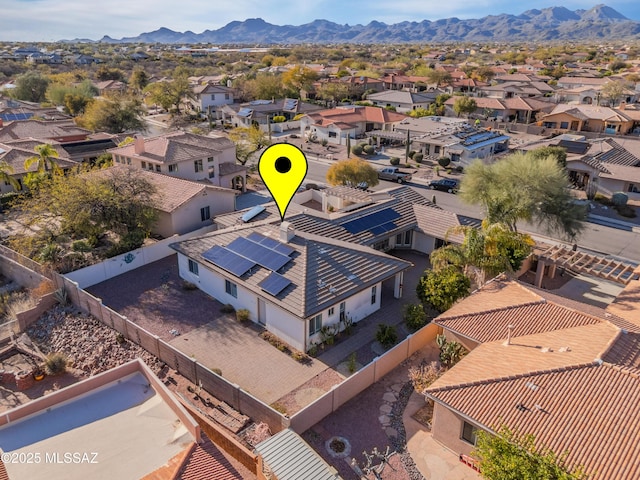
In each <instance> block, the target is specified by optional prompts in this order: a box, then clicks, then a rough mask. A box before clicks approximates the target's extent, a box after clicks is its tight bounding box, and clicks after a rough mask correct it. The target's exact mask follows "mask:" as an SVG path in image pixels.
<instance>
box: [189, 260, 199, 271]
mask: <svg viewBox="0 0 640 480" xmlns="http://www.w3.org/2000/svg"><path fill="white" fill-rule="evenodd" d="M189 271H190V272H191V273H193V274H194V275H198V264H197V263H196V262H194V261H193V260H191V259H189Z"/></svg>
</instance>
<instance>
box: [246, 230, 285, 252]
mask: <svg viewBox="0 0 640 480" xmlns="http://www.w3.org/2000/svg"><path fill="white" fill-rule="evenodd" d="M247 238H248V239H249V240H251V241H252V242H256V243H259V244H260V245H264V246H265V247H267V248H270V249H271V250H275V251H276V252H278V253H281V254H283V255H291V254H292V253H293V252H295V249H293V248H291V247H289V246H287V245H285V244H284V243H282V242H279V241H277V240H274V239H273V238H269V237H265V236H264V235H261V234H259V233H256V232H253V233H252V234H251V235H249V236H248V237H247Z"/></svg>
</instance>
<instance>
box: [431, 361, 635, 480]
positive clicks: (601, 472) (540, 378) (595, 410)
mask: <svg viewBox="0 0 640 480" xmlns="http://www.w3.org/2000/svg"><path fill="white" fill-rule="evenodd" d="M454 368H455V367H454ZM639 373H640V371H638V370H633V371H629V370H620V369H619V368H617V367H615V366H612V365H609V364H607V363H604V364H602V365H599V364H598V363H586V364H583V365H575V366H571V367H563V368H558V369H553V370H547V371H539V372H532V373H529V374H525V375H516V376H511V377H503V378H496V379H493V380H490V381H482V382H475V383H472V384H463V385H459V386H451V387H443V388H441V389H433V390H432V389H430V390H428V395H429V396H430V397H432V398H434V399H435V401H437V402H439V403H442V404H444V405H446V406H447V407H448V408H451V409H453V410H454V411H457V412H460V413H461V414H463V415H465V416H467V417H470V418H472V419H473V420H474V421H476V422H478V423H479V424H480V425H483V426H484V427H485V428H489V429H497V427H498V426H499V425H501V424H504V425H507V426H508V427H509V428H511V429H515V430H517V431H518V432H519V433H522V434H533V435H535V437H536V443H538V444H539V445H544V446H545V447H548V448H551V449H552V450H553V451H555V452H556V453H558V454H560V453H562V452H568V454H567V458H566V461H567V464H568V465H569V466H573V467H576V466H578V465H582V466H583V467H584V469H585V471H586V472H590V473H593V474H594V478H596V479H598V480H616V479H619V480H626V479H631V478H640V462H638V461H637V459H638V458H639V456H640V442H639V441H638V432H639V431H640V415H639V414H638V406H637V399H638V398H640V380H639V378H638V374H639ZM481 399H482V400H484V401H482V400H481ZM489 399H490V401H488V400H489ZM518 405H520V406H521V408H516V407H517V406H518Z"/></svg>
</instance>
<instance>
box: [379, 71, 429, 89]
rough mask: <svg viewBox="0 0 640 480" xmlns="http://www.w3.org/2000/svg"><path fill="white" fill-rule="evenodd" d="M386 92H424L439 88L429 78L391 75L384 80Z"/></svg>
mask: <svg viewBox="0 0 640 480" xmlns="http://www.w3.org/2000/svg"><path fill="white" fill-rule="evenodd" d="M382 82H383V84H384V88H385V90H410V91H415V92H422V91H424V90H433V89H436V88H437V87H438V86H437V85H436V84H435V83H432V82H430V81H429V78H428V77H418V76H415V75H399V74H397V73H390V74H388V75H385V76H384V77H383V78H382Z"/></svg>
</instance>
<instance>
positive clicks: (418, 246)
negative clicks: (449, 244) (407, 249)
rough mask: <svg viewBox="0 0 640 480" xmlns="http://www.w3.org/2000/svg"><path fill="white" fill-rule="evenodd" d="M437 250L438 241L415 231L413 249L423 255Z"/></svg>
mask: <svg viewBox="0 0 640 480" xmlns="http://www.w3.org/2000/svg"><path fill="white" fill-rule="evenodd" d="M435 248H436V239H435V238H433V237H431V236H429V235H425V234H424V233H420V232H418V231H416V230H414V231H413V249H414V250H417V251H418V252H422V253H431V252H433V250H434V249H435Z"/></svg>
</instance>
